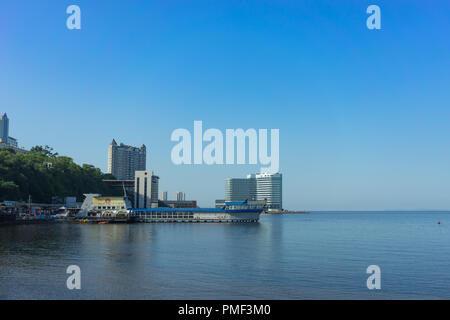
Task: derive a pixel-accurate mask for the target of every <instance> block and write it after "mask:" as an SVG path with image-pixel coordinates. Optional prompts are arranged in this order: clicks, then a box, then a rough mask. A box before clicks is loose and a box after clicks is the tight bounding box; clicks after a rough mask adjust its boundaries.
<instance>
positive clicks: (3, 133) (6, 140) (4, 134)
mask: <svg viewBox="0 0 450 320" xmlns="http://www.w3.org/2000/svg"><path fill="white" fill-rule="evenodd" d="M0 148H13V149H14V150H15V151H16V152H20V153H27V152H28V151H27V150H25V149H23V148H19V143H18V142H17V139H14V138H13V137H10V136H9V118H8V116H7V115H6V113H4V114H2V115H0Z"/></svg>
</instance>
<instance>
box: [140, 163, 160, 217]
mask: <svg viewBox="0 0 450 320" xmlns="http://www.w3.org/2000/svg"><path fill="white" fill-rule="evenodd" d="M158 185H159V177H158V176H156V175H154V174H153V171H136V176H135V178H134V207H135V208H139V209H143V208H144V209H145V208H156V207H158Z"/></svg>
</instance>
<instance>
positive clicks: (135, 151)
mask: <svg viewBox="0 0 450 320" xmlns="http://www.w3.org/2000/svg"><path fill="white" fill-rule="evenodd" d="M146 156H147V149H146V147H145V145H142V147H140V148H137V147H132V146H127V145H125V144H123V143H121V144H120V145H117V143H116V141H115V140H114V139H113V140H112V141H111V143H110V144H109V149H108V173H109V174H112V175H113V176H114V177H115V178H116V179H118V180H133V179H134V173H135V171H143V170H145V169H146Z"/></svg>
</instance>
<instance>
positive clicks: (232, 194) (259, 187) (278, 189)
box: [225, 173, 283, 210]
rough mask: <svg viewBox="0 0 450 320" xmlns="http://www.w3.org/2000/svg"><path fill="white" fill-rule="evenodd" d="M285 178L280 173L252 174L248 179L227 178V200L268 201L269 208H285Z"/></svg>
mask: <svg viewBox="0 0 450 320" xmlns="http://www.w3.org/2000/svg"><path fill="white" fill-rule="evenodd" d="M282 182H283V180H282V175H281V174H280V173H275V174H268V173H263V174H251V175H248V176H247V178H246V179H242V178H229V179H226V180H225V201H227V202H229V201H230V202H235V201H266V205H267V208H268V209H269V210H282V209H283V183H282Z"/></svg>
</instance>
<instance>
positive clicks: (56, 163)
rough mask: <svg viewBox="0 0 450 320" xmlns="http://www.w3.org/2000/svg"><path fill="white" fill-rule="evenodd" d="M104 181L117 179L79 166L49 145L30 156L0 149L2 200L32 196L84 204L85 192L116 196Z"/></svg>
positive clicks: (45, 201) (0, 196)
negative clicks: (71, 197) (74, 197)
mask: <svg viewBox="0 0 450 320" xmlns="http://www.w3.org/2000/svg"><path fill="white" fill-rule="evenodd" d="M103 179H114V178H113V177H112V176H111V175H107V174H103V173H102V172H101V170H100V169H98V168H95V167H94V166H92V165H88V164H83V165H82V166H79V165H78V164H76V163H74V162H73V160H72V158H69V157H64V156H59V155H58V154H57V153H54V152H53V149H52V148H50V147H48V146H45V147H42V146H36V147H33V148H32V149H31V150H30V152H29V153H27V154H22V153H16V152H15V151H14V150H13V149H9V148H0V201H3V200H16V201H26V200H27V199H28V196H29V195H31V197H32V200H33V202H41V203H49V202H50V201H51V197H52V196H59V197H66V196H76V197H77V199H78V201H81V200H83V193H101V194H108V195H114V194H115V193H117V191H116V192H114V190H111V188H109V187H108V186H107V185H106V184H105V183H104V182H103Z"/></svg>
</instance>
